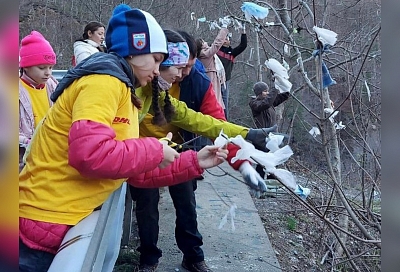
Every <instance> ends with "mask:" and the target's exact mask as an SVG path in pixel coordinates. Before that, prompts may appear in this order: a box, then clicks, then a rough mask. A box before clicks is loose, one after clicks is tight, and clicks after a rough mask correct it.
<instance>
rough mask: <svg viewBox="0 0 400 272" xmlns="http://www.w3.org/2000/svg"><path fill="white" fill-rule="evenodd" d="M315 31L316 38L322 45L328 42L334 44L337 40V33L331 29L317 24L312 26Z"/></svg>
mask: <svg viewBox="0 0 400 272" xmlns="http://www.w3.org/2000/svg"><path fill="white" fill-rule="evenodd" d="M313 30H314V32H315V33H317V36H318V40H319V41H320V42H322V44H323V45H326V44H329V45H331V46H334V45H335V43H336V41H337V33H336V32H333V31H332V30H329V29H325V28H320V27H317V26H314V27H313Z"/></svg>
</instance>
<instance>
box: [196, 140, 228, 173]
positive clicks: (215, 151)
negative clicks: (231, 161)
mask: <svg viewBox="0 0 400 272" xmlns="http://www.w3.org/2000/svg"><path fill="white" fill-rule="evenodd" d="M227 155H228V150H227V149H226V148H221V147H218V146H215V145H207V146H205V147H203V148H202V149H201V150H200V151H199V152H197V160H198V162H199V165H200V167H201V168H203V169H207V168H211V167H214V166H217V165H219V164H221V163H223V162H224V161H225V159H226V158H227Z"/></svg>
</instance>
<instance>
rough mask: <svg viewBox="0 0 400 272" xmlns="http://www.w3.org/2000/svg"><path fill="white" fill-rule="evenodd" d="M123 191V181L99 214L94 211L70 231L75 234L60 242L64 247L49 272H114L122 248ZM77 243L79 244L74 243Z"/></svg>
mask: <svg viewBox="0 0 400 272" xmlns="http://www.w3.org/2000/svg"><path fill="white" fill-rule="evenodd" d="M126 188H127V184H126V182H124V183H123V184H122V186H121V187H120V188H118V189H117V190H116V191H114V192H113V193H112V194H111V195H110V196H109V197H108V199H107V200H106V201H105V202H104V204H103V205H102V207H101V210H100V211H95V212H93V214H91V215H89V216H88V217H87V218H85V219H83V220H82V221H81V222H79V223H78V224H77V225H76V226H75V227H74V228H72V229H71V230H70V231H74V232H71V234H73V237H69V240H68V241H63V244H64V246H63V247H62V249H60V251H59V253H57V255H56V256H55V258H54V260H53V263H52V264H51V266H50V269H49V272H63V271H65V272H112V271H113V268H114V265H115V262H116V260H117V258H118V254H119V251H120V245H121V237H122V231H123V221H124V212H125V197H126V191H127V189H126ZM95 213H98V214H95ZM96 218H97V219H96ZM86 219H88V221H86ZM93 220H96V221H95V222H93ZM70 231H69V232H68V233H70ZM68 233H67V234H68ZM86 239H90V241H88V240H86ZM79 240H80V241H81V243H79V242H77V241H79Z"/></svg>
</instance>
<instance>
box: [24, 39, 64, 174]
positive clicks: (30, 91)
mask: <svg viewBox="0 0 400 272" xmlns="http://www.w3.org/2000/svg"><path fill="white" fill-rule="evenodd" d="M19 56H20V62H19V67H20V78H19V149H20V152H19V155H20V156H19V157H20V159H19V166H20V171H21V169H22V167H23V163H22V156H23V155H24V153H25V148H26V146H27V145H28V144H29V142H30V141H31V139H32V135H33V131H34V130H35V128H36V126H37V125H38V123H39V122H40V120H42V119H43V117H44V116H45V114H46V113H47V111H48V110H49V108H50V107H51V106H52V105H53V102H52V101H51V100H50V95H51V94H52V93H53V92H54V90H55V88H56V86H57V83H58V82H57V80H56V79H55V78H54V77H52V75H51V74H52V70H53V66H54V65H55V64H56V54H55V53H54V50H53V48H52V47H51V45H50V43H49V42H48V41H47V40H46V39H45V38H44V37H43V35H42V34H40V33H39V32H37V31H32V32H31V33H30V34H29V35H28V36H26V37H24V38H23V39H22V41H21V47H20V51H19Z"/></svg>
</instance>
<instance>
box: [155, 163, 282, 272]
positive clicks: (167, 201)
mask: <svg viewBox="0 0 400 272" xmlns="http://www.w3.org/2000/svg"><path fill="white" fill-rule="evenodd" d="M221 168H222V169H223V170H224V171H227V172H229V173H230V174H232V175H234V176H236V177H238V178H240V173H239V172H236V171H234V170H232V169H231V168H230V167H229V165H227V164H226V163H224V164H223V165H222V166H221ZM223 170H221V169H220V168H218V167H215V168H212V169H210V170H209V172H210V173H206V174H205V179H204V180H202V181H199V182H198V188H197V190H196V199H197V214H198V223H199V231H200V233H201V234H202V235H203V242H204V245H203V247H202V248H203V250H204V253H205V258H206V262H207V264H208V265H209V266H210V268H212V269H213V271H215V272H242V271H263V272H265V271H268V272H278V271H279V272H280V271H281V269H280V266H279V263H278V260H277V258H276V255H275V252H274V250H273V249H272V247H271V244H270V241H269V239H268V236H267V234H266V232H265V230H264V227H263V225H262V222H261V219H260V217H259V215H258V213H257V209H256V208H255V206H254V203H253V200H252V199H251V196H250V194H249V192H248V187H247V186H246V185H245V184H243V183H241V182H239V181H237V180H236V179H234V178H232V177H230V176H228V175H224V176H216V175H223V174H224V171H223ZM211 173H212V174H214V175H212V174H211ZM233 204H236V206H237V209H236V211H235V218H234V227H235V230H232V225H231V219H230V216H228V218H227V219H228V220H227V223H226V224H225V225H224V226H223V227H222V228H221V229H219V228H218V227H219V225H220V222H221V219H222V218H223V217H224V215H225V214H227V212H228V211H229V207H230V206H231V205H233ZM159 209H160V238H159V244H158V245H159V247H160V249H162V250H163V257H162V258H161V259H160V264H159V269H158V271H160V272H169V271H186V270H185V269H183V268H182V267H181V265H180V263H181V261H182V253H181V252H180V251H179V249H178V247H177V246H176V243H175V238H174V227H175V209H174V207H173V204H172V200H171V198H170V196H169V193H168V190H167V189H166V190H163V193H162V194H161V201H160V206H159Z"/></svg>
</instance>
